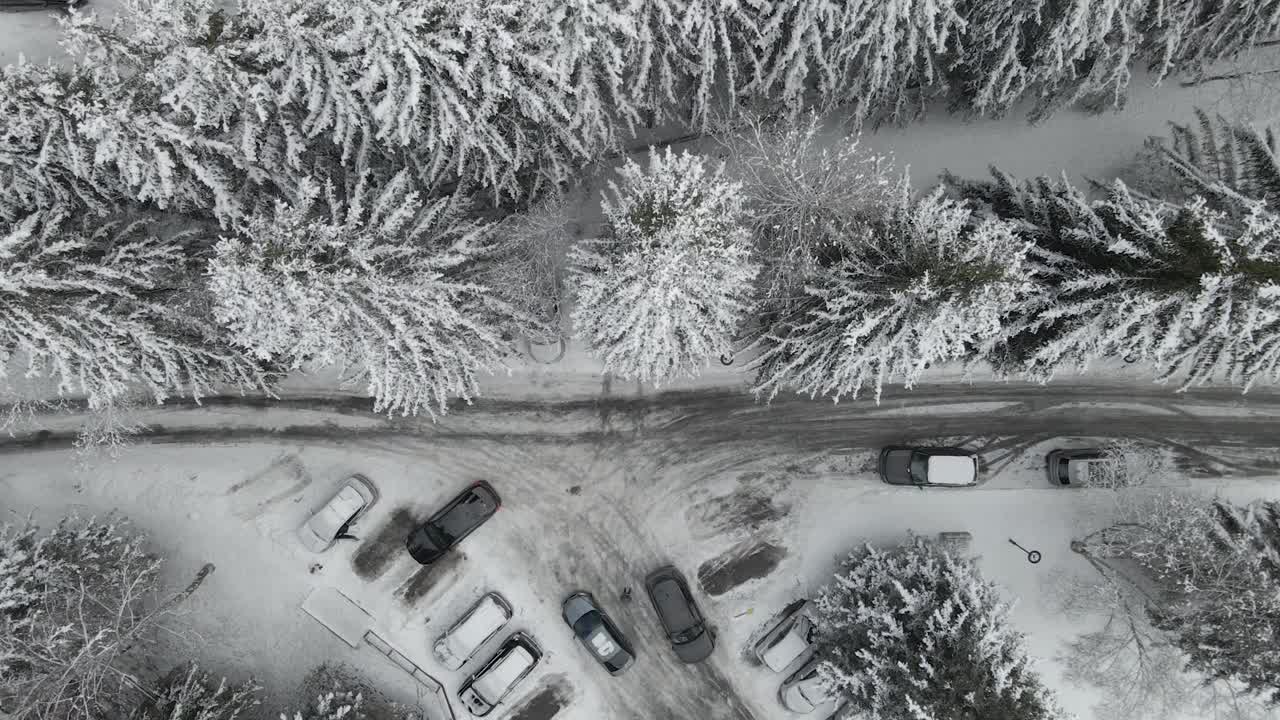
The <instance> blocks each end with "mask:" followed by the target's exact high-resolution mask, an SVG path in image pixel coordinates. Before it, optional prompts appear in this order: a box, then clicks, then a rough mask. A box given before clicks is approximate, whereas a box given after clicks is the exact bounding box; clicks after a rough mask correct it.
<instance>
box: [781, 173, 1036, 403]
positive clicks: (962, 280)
mask: <svg viewBox="0 0 1280 720" xmlns="http://www.w3.org/2000/svg"><path fill="white" fill-rule="evenodd" d="M1027 251H1028V247H1027V243H1026V241H1025V240H1023V239H1021V238H1019V237H1018V236H1017V234H1016V233H1015V232H1014V226H1013V225H1012V224H1011V223H1008V222H1004V221H1001V220H995V219H979V218H978V217H976V216H974V214H973V213H972V211H971V210H970V209H969V208H967V207H965V206H964V205H963V204H960V203H958V202H956V201H954V200H951V199H948V198H946V197H945V196H944V195H943V193H942V191H941V190H938V191H936V192H934V193H932V194H931V195H929V196H927V197H925V198H924V199H922V200H920V201H918V202H915V203H910V202H908V201H907V200H906V199H905V198H904V199H903V201H902V202H901V203H900V204H899V205H898V206H897V207H894V208H891V209H889V210H888V211H887V212H886V213H885V214H883V215H882V216H881V217H878V218H876V217H873V218H871V219H869V220H868V221H867V222H865V223H863V224H862V225H860V226H855V227H852V228H850V230H849V234H848V236H847V237H846V238H844V239H843V240H842V242H841V243H840V244H838V245H837V246H836V247H834V248H832V249H831V251H830V256H829V257H828V259H827V261H826V262H827V267H828V269H827V271H826V272H825V273H823V274H821V275H819V276H818V277H815V278H814V279H813V281H812V283H811V287H809V288H807V289H806V293H807V294H808V296H809V300H808V302H807V303H806V304H805V305H804V306H803V311H802V312H797V313H795V314H794V315H795V316H794V317H789V318H784V319H782V320H781V321H780V322H779V323H778V324H777V325H776V326H775V327H774V328H773V329H772V330H770V331H768V332H767V333H766V335H765V337H764V338H763V343H764V346H765V350H764V352H763V353H762V354H761V356H760V358H759V360H758V363H757V365H758V370H759V376H758V378H757V383H756V392H757V393H761V394H764V395H766V396H768V397H773V396H774V395H776V394H777V393H778V392H780V391H781V390H783V389H791V390H795V391H796V392H801V393H806V394H809V395H830V396H832V397H833V398H834V399H837V400H838V399H839V398H840V397H841V396H844V395H852V396H853V397H855V398H856V397H857V396H858V394H859V393H860V392H861V391H862V390H863V388H864V387H866V386H868V385H870V386H871V387H872V388H873V389H874V391H875V395H876V398H877V400H878V399H879V397H880V393H881V390H882V389H883V386H884V384H885V383H886V382H901V383H902V384H903V385H904V386H906V387H911V386H912V385H913V384H914V383H915V382H917V381H918V380H919V379H920V377H921V376H922V375H923V374H924V372H925V371H926V370H927V369H928V368H929V367H931V366H934V365H937V364H939V363H943V362H947V361H952V360H962V359H967V358H970V357H972V356H974V355H975V354H976V353H981V352H984V351H985V350H987V349H989V348H990V347H992V346H993V345H994V344H995V343H997V342H999V341H1001V340H1002V339H1003V338H1004V336H1005V331H1004V320H1005V318H1006V316H1007V315H1008V314H1009V313H1010V312H1011V311H1012V310H1013V308H1014V307H1015V306H1016V304H1017V303H1019V302H1020V301H1021V300H1022V298H1023V297H1024V296H1025V295H1026V294H1027V293H1028V292H1029V291H1030V290H1031V287H1032V285H1031V281H1032V271H1031V268H1030V266H1029V265H1028V263H1026V255H1027Z"/></svg>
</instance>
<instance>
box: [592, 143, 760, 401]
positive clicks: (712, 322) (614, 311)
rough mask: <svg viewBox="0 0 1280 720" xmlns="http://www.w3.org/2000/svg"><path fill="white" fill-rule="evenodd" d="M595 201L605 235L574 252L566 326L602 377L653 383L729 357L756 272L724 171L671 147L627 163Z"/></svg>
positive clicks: (737, 199) (736, 190)
mask: <svg viewBox="0 0 1280 720" xmlns="http://www.w3.org/2000/svg"><path fill="white" fill-rule="evenodd" d="M619 176H620V183H614V182H610V184H609V192H608V193H606V196H605V198H604V200H603V205H604V212H605V217H606V218H608V221H609V233H608V236H607V237H605V238H602V239H600V240H597V241H594V242H591V243H586V244H584V245H582V246H579V247H577V248H574V250H573V254H572V257H571V259H572V261H573V263H574V266H573V268H572V271H573V273H574V275H575V277H576V279H577V281H578V287H577V294H578V305H577V307H576V308H575V310H574V314H573V316H574V321H575V323H576V327H577V329H578V331H579V332H580V333H582V334H583V336H584V337H585V339H586V342H587V345H588V347H589V348H591V350H592V351H593V352H595V353H598V354H599V355H600V356H601V357H602V358H603V359H604V362H605V369H606V370H608V371H610V372H613V373H615V374H616V375H618V376H620V377H624V378H635V379H638V380H642V381H651V382H655V383H657V382H661V381H663V380H666V379H668V378H672V377H679V376H692V375H696V374H697V372H698V371H699V370H700V369H701V368H702V367H705V366H706V365H707V363H708V362H710V360H711V359H712V358H714V357H715V356H716V355H719V354H725V353H731V352H732V345H733V340H734V336H735V334H736V333H737V331H738V329H739V325H740V324H741V322H742V320H743V319H744V316H745V314H746V311H747V309H748V308H749V306H750V302H751V300H750V298H751V293H752V285H751V283H752V281H753V280H754V279H755V276H756V273H757V272H758V270H759V268H758V267H757V266H756V265H755V264H754V263H753V262H752V261H751V250H750V244H749V243H750V236H749V234H748V233H747V231H746V229H745V228H744V227H743V225H742V220H743V217H742V212H743V210H742V198H741V195H740V187H739V185H738V184H737V183H734V182H731V181H729V180H727V179H726V178H725V177H724V175H723V166H722V165H721V166H716V165H714V164H712V163H711V162H710V161H708V160H706V159H704V158H702V157H699V156H697V155H691V154H689V153H688V152H683V153H681V154H679V155H677V154H675V153H673V152H671V150H670V148H668V149H666V150H664V151H662V152H650V154H649V165H648V167H647V168H642V167H641V166H640V165H638V164H637V163H635V162H633V161H630V160H628V161H627V162H626V164H625V165H624V166H623V167H622V168H621V169H620V170H619Z"/></svg>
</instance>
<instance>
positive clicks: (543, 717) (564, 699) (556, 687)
mask: <svg viewBox="0 0 1280 720" xmlns="http://www.w3.org/2000/svg"><path fill="white" fill-rule="evenodd" d="M569 695H570V693H569V686H568V684H567V683H566V682H565V680H564V677H563V676H560V675H557V676H555V677H554V678H551V679H550V680H549V681H548V682H547V684H546V686H545V687H543V688H542V689H541V690H539V691H538V692H537V693H536V694H534V695H533V696H532V697H530V698H529V699H528V700H526V701H524V702H523V703H522V704H521V705H520V706H519V707H517V708H516V709H515V710H514V711H513V712H512V713H511V715H510V716H508V718H507V720H551V718H553V717H555V716H556V713H558V712H560V710H561V709H562V708H564V707H565V706H566V705H568V704H569Z"/></svg>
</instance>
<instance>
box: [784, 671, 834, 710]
mask: <svg viewBox="0 0 1280 720" xmlns="http://www.w3.org/2000/svg"><path fill="white" fill-rule="evenodd" d="M778 701H779V702H781V703H782V707H784V708H786V709H788V710H790V711H791V712H793V713H798V714H800V715H808V714H809V713H812V712H813V711H814V710H817V709H818V708H822V712H821V713H819V715H820V716H822V715H826V716H830V714H831V713H832V712H834V711H835V709H836V701H835V699H834V698H832V697H831V694H830V693H829V692H828V691H827V687H826V684H825V683H824V682H823V681H822V678H821V677H820V676H819V675H818V658H816V657H814V658H809V661H808V662H806V663H805V664H803V665H801V666H800V669H799V670H796V671H795V672H794V673H791V676H790V677H788V678H787V680H786V682H784V683H782V687H780V688H778Z"/></svg>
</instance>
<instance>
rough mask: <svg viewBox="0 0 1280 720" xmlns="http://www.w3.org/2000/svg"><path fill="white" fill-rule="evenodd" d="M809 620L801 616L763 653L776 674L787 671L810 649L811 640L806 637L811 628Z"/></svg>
mask: <svg viewBox="0 0 1280 720" xmlns="http://www.w3.org/2000/svg"><path fill="white" fill-rule="evenodd" d="M809 624H810V623H809V618H808V617H806V616H804V615H799V616H797V617H796V618H795V621H794V622H792V623H791V627H789V628H787V631H786V632H785V633H783V634H782V635H781V636H780V637H779V638H778V639H777V641H776V642H775V643H774V644H773V645H772V646H770V647H769V649H768V650H765V651H764V653H762V655H763V657H764V662H765V664H766V665H768V666H769V668H770V669H772V670H773V671H775V672H781V671H782V670H785V669H786V667H787V666H788V665H790V664H791V662H792V661H793V660H795V659H796V658H798V657H800V655H802V654H803V653H804V651H805V650H808V649H809V640H808V638H806V637H805V635H806V634H807V632H806V631H807V630H808V627H809Z"/></svg>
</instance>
